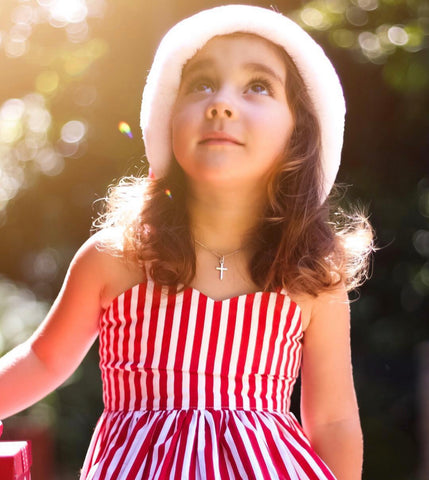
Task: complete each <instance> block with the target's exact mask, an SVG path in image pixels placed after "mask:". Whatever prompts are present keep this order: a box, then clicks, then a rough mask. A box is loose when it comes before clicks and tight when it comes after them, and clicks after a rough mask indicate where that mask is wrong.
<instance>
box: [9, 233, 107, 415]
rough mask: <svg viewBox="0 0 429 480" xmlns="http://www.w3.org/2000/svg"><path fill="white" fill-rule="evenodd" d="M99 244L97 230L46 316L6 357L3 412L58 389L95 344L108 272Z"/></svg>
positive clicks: (16, 410) (15, 410)
mask: <svg viewBox="0 0 429 480" xmlns="http://www.w3.org/2000/svg"><path fill="white" fill-rule="evenodd" d="M96 247H97V238H96V236H94V237H92V238H91V239H89V240H88V241H87V242H86V243H85V244H84V245H83V246H82V247H81V249H80V250H79V251H78V252H77V254H76V256H75V257H74V259H73V261H72V262H71V265H70V268H69V271H68V273H67V276H66V279H65V281H64V284H63V287H62V289H61V291H60V293H59V295H58V297H57V299H56V300H55V302H54V304H53V306H52V308H51V310H50V311H49V313H48V315H47V317H46V319H45V320H44V321H43V322H42V324H41V325H40V326H39V328H38V329H37V330H36V331H35V333H34V334H33V335H32V336H31V337H30V339H29V340H27V341H26V342H25V343H24V344H22V345H19V346H18V347H16V348H15V349H13V350H12V351H11V352H9V353H8V354H7V355H5V356H4V357H3V358H2V359H0V392H1V395H0V418H4V417H6V416H9V415H12V414H14V413H17V412H18V411H20V410H22V409H24V408H26V407H28V406H30V405H32V404H33V403H35V402H36V401H38V400H40V399H41V398H43V397H44V396H45V395H47V394H48V393H49V392H51V391H52V390H53V389H55V388H56V387H57V386H58V385H60V384H61V383H62V382H63V381H64V380H66V379H67V378H68V377H69V376H70V375H71V373H73V371H74V370H75V369H76V368H77V366H78V365H79V363H80V362H81V361H82V359H83V357H84V356H85V354H86V353H87V351H88V350H89V348H90V347H91V345H92V344H93V342H94V340H95V338H96V336H97V331H98V320H99V317H100V314H101V312H102V308H101V301H100V297H101V293H102V290H103V287H104V283H103V282H104V279H105V278H106V275H107V272H106V265H107V261H106V257H107V254H106V253H102V252H100V251H98V250H97V248H96Z"/></svg>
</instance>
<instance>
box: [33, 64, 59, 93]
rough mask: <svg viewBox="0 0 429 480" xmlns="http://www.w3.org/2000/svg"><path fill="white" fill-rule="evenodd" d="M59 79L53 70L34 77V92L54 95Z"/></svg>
mask: <svg viewBox="0 0 429 480" xmlns="http://www.w3.org/2000/svg"><path fill="white" fill-rule="evenodd" d="M59 82H60V77H59V75H58V73H57V72H56V71H54V70H46V71H45V72H42V73H40V74H39V75H38V76H37V77H36V90H37V91H38V92H40V93H43V94H45V95H49V94H52V93H54V92H55V91H56V90H57V88H58V85H59Z"/></svg>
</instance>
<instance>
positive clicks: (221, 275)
mask: <svg viewBox="0 0 429 480" xmlns="http://www.w3.org/2000/svg"><path fill="white" fill-rule="evenodd" d="M224 263H225V257H223V256H222V257H219V267H216V270H219V279H220V280H223V272H226V271H227V270H228V269H227V268H226V267H224V266H223V265H224Z"/></svg>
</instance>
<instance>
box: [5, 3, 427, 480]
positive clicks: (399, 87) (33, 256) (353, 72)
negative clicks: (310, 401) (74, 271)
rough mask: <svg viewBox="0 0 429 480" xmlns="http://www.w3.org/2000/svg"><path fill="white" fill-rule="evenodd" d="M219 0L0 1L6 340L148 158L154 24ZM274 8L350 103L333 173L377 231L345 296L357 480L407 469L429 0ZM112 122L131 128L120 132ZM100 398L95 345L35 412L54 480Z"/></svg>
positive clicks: (415, 455)
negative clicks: (143, 127) (364, 270)
mask: <svg viewBox="0 0 429 480" xmlns="http://www.w3.org/2000/svg"><path fill="white" fill-rule="evenodd" d="M219 3H222V2H216V1H198V2H197V1H196V0H187V1H186V2H183V3H182V2H181V3H180V5H179V4H178V2H173V1H171V0H162V1H160V2H113V1H107V0H86V1H85V0H69V1H64V0H50V1H48V0H39V1H36V0H22V1H19V0H4V1H3V2H2V3H1V4H0V70H1V72H2V82H1V84H0V178H1V181H0V251H1V252H2V254H1V262H0V271H1V273H2V274H3V277H2V278H1V280H0V326H1V335H0V350H3V351H6V350H7V349H9V348H10V347H11V346H12V345H13V344H15V343H16V342H18V341H20V340H21V339H22V338H24V337H23V335H25V336H28V335H29V334H30V332H31V331H32V329H33V328H34V326H35V325H36V324H37V323H38V322H39V321H40V320H41V318H42V317H43V314H44V312H46V308H47V304H48V303H50V302H51V301H52V300H53V299H54V298H55V295H56V293H57V292H58V290H59V288H60V285H61V282H62V278H63V277H64V274H65V272H66V269H67V265H68V263H69V261H70V260H71V258H72V255H73V253H74V252H75V251H76V249H77V248H78V246H79V245H80V244H81V243H82V242H83V241H84V240H85V239H86V238H87V236H88V234H89V229H90V225H91V220H92V218H94V216H96V214H97V208H98V207H97V203H96V204H95V205H94V203H93V202H94V201H95V200H97V199H99V198H101V197H103V196H104V194H105V191H106V188H107V187H108V185H109V184H110V183H111V182H112V181H114V180H115V179H118V178H120V176H122V175H124V174H130V173H134V174H136V173H139V172H141V171H144V170H145V169H146V164H145V161H144V149H143V143H142V141H141V140H140V132H139V128H138V119H139V105H140V96H141V92H142V88H143V84H144V79H145V75H146V72H147V70H148V68H149V67H150V62H151V58H152V55H153V53H154V51H155V48H156V45H157V43H158V42H159V40H160V38H161V37H162V35H163V33H165V31H166V30H167V29H168V28H169V27H170V26H171V25H172V24H173V23H175V22H176V21H177V20H178V19H180V18H182V17H184V16H186V15H189V14H192V13H194V12H195V11H197V10H200V9H202V8H206V7H210V6H214V5H216V4H219ZM248 3H254V4H258V5H261V6H266V7H269V6H270V2H268V1H255V2H248ZM276 6H277V8H278V9H279V10H280V11H282V12H284V13H287V14H289V15H290V16H292V17H293V18H294V19H295V20H297V21H298V22H299V23H301V24H302V25H303V26H304V27H305V28H306V29H307V30H308V31H309V32H310V33H311V34H312V35H313V36H314V37H315V38H316V39H317V40H318V41H319V42H320V43H321V44H322V45H323V46H324V48H325V49H326V51H327V53H328V55H329V56H330V57H331V58H332V60H333V62H334V64H335V65H336V68H337V70H338V72H339V75H340V77H341V79H342V83H343V86H344V91H345V96H346V100H347V105H348V113H347V125H346V136H345V144H344V150H343V165H342V167H341V169H340V174H339V178H338V180H339V181H340V182H342V183H343V184H346V185H350V188H349V189H348V193H347V198H348V199H349V200H350V201H352V202H353V201H359V202H361V203H363V204H364V205H366V206H367V207H368V210H369V212H370V216H371V217H370V218H371V220H372V222H373V225H374V227H375V229H376V232H377V237H378V240H377V243H378V247H379V249H380V250H379V251H378V253H377V254H376V258H375V263H374V271H373V275H372V278H371V279H370V281H368V282H367V284H366V285H365V286H364V287H363V288H362V289H361V290H360V293H359V298H357V299H356V301H355V302H353V303H352V321H353V323H352V341H353V363H354V372H355V382H356V387H357V393H358V397H359V402H360V408H361V417H362V424H363V428H364V434H365V444H366V452H365V471H364V479H366V480H372V479H374V478H379V479H387V478H389V480H411V479H414V478H417V472H418V466H419V462H420V460H419V450H420V448H421V447H420V440H419V429H418V422H419V420H418V418H419V417H418V410H417V407H416V405H417V401H416V379H417V376H418V374H419V360H418V356H417V353H416V352H417V349H418V345H419V344H420V343H421V342H423V341H427V340H428V338H429V322H428V318H427V312H428V303H429V302H428V298H429V295H428V293H429V262H428V257H429V228H428V223H429V169H428V163H429V162H428V152H429V136H428V132H429V116H428V114H427V112H428V111H429V4H428V3H427V2H421V1H419V0H353V1H351V0H314V1H311V2H300V1H298V0H295V1H289V2H286V1H278V2H277V4H276ZM120 122H126V123H127V124H128V125H129V130H127V129H125V130H124V129H122V133H121V131H120V130H119V128H118V124H119V123H120ZM127 132H128V133H127ZM295 403H296V402H295ZM101 410H102V404H101V384H100V380H99V372H98V367H97V346H96V345H95V346H94V348H93V349H92V350H91V352H90V353H89V355H88V357H87V359H86V360H85V361H84V363H83V365H82V366H81V368H80V369H79V370H78V371H77V372H76V374H75V375H74V376H73V377H72V378H71V379H70V381H69V382H67V383H66V384H65V385H64V386H63V387H61V388H60V389H59V390H57V392H56V393H54V394H53V395H51V396H50V397H48V399H47V400H45V401H44V402H42V403H41V404H40V405H39V406H37V407H35V410H33V412H35V413H33V416H36V417H37V416H40V415H41V413H40V412H41V411H44V412H45V413H46V412H49V414H46V415H45V417H46V419H47V420H46V421H48V422H50V424H51V425H52V428H53V429H54V431H55V435H56V438H57V462H58V470H59V471H60V472H61V473H60V475H61V477H60V478H66V474H67V472H77V470H78V469H79V467H80V465H81V463H82V460H83V456H84V454H85V451H86V447H87V445H88V442H89V438H90V435H91V433H92V430H93V427H94V425H95V422H96V420H97V417H98V415H99V414H100V412H101ZM31 412H32V411H31V410H30V411H29V412H25V414H26V415H30V416H31V415H32V413H31ZM12 421H13V420H12ZM6 428H7V424H6Z"/></svg>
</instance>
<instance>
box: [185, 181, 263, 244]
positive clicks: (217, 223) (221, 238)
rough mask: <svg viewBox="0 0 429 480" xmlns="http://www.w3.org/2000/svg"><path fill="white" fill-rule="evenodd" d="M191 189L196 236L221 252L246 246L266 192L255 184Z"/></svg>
mask: <svg viewBox="0 0 429 480" xmlns="http://www.w3.org/2000/svg"><path fill="white" fill-rule="evenodd" d="M190 190H191V193H190V194H189V197H188V209H189V215H190V220H191V228H192V231H193V234H194V237H195V239H196V240H198V241H200V242H202V243H204V244H205V245H207V246H208V247H209V248H213V249H217V250H218V251H219V252H221V253H227V252H228V251H233V250H236V249H238V248H243V247H244V244H245V238H246V236H247V234H248V233H249V231H250V230H251V229H252V228H254V227H255V225H256V224H257V223H258V221H259V219H260V216H261V214H262V211H263V206H264V203H265V198H264V196H263V195H262V193H261V192H260V191H257V190H258V189H255V188H253V189H250V188H249V189H245V188H240V189H239V190H238V189H227V188H225V189H219V188H216V189H214V188H213V189H211V188H206V187H204V186H199V187H196V188H192V189H190Z"/></svg>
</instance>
